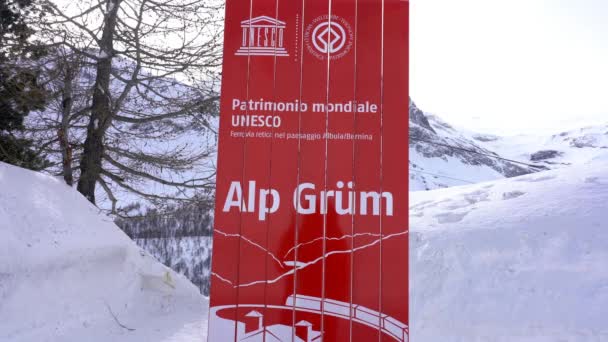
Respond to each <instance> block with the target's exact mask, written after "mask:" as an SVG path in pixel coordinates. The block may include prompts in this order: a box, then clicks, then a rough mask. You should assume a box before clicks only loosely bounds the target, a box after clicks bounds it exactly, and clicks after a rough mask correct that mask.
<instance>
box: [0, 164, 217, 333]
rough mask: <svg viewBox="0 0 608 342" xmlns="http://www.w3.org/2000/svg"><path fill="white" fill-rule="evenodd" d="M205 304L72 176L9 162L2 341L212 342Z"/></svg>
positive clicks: (2, 219) (2, 211)
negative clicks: (69, 182) (75, 185)
mask: <svg viewBox="0 0 608 342" xmlns="http://www.w3.org/2000/svg"><path fill="white" fill-rule="evenodd" d="M206 303H207V301H206V300H205V299H204V298H203V297H202V296H201V295H200V294H199V291H198V289H197V288H196V287H195V286H194V285H192V283H190V282H189V281H188V280H187V279H186V278H185V277H183V276H181V275H179V274H176V273H175V272H173V271H171V270H170V269H168V268H167V267H165V266H163V265H161V264H160V263H159V262H157V261H156V260H155V259H154V258H152V257H151V256H150V255H149V254H147V253H146V252H144V251H143V250H141V249H140V248H138V247H137V246H136V245H135V243H133V241H131V240H130V239H129V238H128V237H127V236H126V235H125V234H124V233H122V232H121V231H120V230H119V228H118V227H116V226H115V225H114V224H113V223H112V221H111V219H110V218H108V217H106V216H105V215H103V214H100V211H99V209H97V208H96V207H94V206H93V205H91V204H90V203H89V202H88V201H87V200H86V199H85V198H84V197H82V196H81V195H80V194H79V193H78V192H76V191H75V190H73V189H71V188H69V187H68V186H66V185H65V184H64V183H63V181H61V180H58V179H55V178H52V177H50V176H46V175H42V174H39V173H34V172H31V171H27V170H23V169H19V168H16V167H13V166H9V165H6V164H3V163H0V341H2V342H82V341H90V342H108V341H125V342H127V341H128V342H144V341H145V342H186V341H188V342H190V341H203V339H204V336H205V334H206V324H204V323H203V317H204V315H205V311H206V305H207V304H206Z"/></svg>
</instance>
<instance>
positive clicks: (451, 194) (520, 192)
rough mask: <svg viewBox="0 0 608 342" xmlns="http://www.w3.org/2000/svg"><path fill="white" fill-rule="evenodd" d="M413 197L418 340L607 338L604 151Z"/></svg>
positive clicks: (607, 171)
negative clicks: (574, 162)
mask: <svg viewBox="0 0 608 342" xmlns="http://www.w3.org/2000/svg"><path fill="white" fill-rule="evenodd" d="M410 197H411V203H410V217H411V223H410V227H411V236H410V245H411V255H410V267H411V286H410V289H411V293H410V300H411V307H410V312H411V317H412V321H411V325H410V327H411V337H412V341H423V342H434V341H441V342H456V341H458V342H476V341H493V342H501V341H505V342H507V341H508V342H519V341H521V342H556V341H568V342H586V341H589V342H592V341H593V342H601V341H608V211H606V208H607V206H606V203H608V153H604V154H603V155H601V156H596V157H595V158H594V159H593V160H592V161H591V162H590V163H588V164H584V165H579V166H572V167H570V168H564V169H560V170H553V171H545V172H541V173H536V174H532V175H526V176H522V177H517V178H512V179H508V180H500V181H494V182H489V183H482V184H477V185H472V186H464V187H457V188H450V189H441V190H434V191H428V192H413V193H410Z"/></svg>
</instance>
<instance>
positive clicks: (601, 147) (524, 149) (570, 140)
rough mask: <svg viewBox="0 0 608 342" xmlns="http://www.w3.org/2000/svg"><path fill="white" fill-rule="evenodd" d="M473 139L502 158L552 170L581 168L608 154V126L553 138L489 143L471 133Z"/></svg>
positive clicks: (519, 137)
mask: <svg viewBox="0 0 608 342" xmlns="http://www.w3.org/2000/svg"><path fill="white" fill-rule="evenodd" d="M471 137H472V138H473V139H475V140H478V141H479V143H480V144H481V145H483V146H486V147H487V148H489V149H492V150H494V151H497V152H498V153H500V154H501V155H504V156H507V157H509V158H516V159H518V160H524V161H530V162H534V163H537V164H541V165H545V166H546V167H548V168H560V167H565V166H570V165H580V164H583V163H586V162H588V161H590V160H592V159H593V158H595V157H597V156H600V155H602V154H604V153H606V151H608V123H606V124H604V125H597V126H592V127H584V128H580V129H576V130H571V131H567V132H561V133H557V134H554V135H551V136H533V135H517V136H510V137H493V138H491V139H484V140H485V141H481V140H479V139H480V137H481V136H480V135H476V134H471ZM482 139H483V138H482Z"/></svg>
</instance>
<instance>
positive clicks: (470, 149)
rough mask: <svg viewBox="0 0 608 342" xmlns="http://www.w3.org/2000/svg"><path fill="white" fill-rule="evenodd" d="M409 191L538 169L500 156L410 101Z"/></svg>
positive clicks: (486, 179)
mask: <svg viewBox="0 0 608 342" xmlns="http://www.w3.org/2000/svg"><path fill="white" fill-rule="evenodd" d="M409 112H410V130H409V133H410V144H409V145H410V146H409V149H410V150H409V151H410V157H409V162H410V191H417V190H431V189H438V188H446V187H451V186H456V185H463V184H469V183H478V182H483V181H489V180H495V179H501V178H505V177H516V176H521V175H525V174H529V173H532V172H537V171H538V169H535V168H531V167H529V166H526V165H521V164H516V163H512V162H509V161H505V160H500V159H497V158H494V156H499V155H498V154H496V153H495V152H493V151H492V150H490V149H488V148H487V147H483V146H482V145H481V144H479V142H478V141H475V140H474V139H471V137H469V136H466V135H465V134H462V133H461V132H459V131H457V130H456V129H454V128H453V127H451V126H450V125H448V124H447V123H445V122H443V121H441V120H440V119H439V118H437V117H435V116H430V115H428V114H425V113H424V112H423V111H422V110H420V109H419V108H418V107H417V106H416V104H415V103H414V102H412V101H411V100H410V107H409Z"/></svg>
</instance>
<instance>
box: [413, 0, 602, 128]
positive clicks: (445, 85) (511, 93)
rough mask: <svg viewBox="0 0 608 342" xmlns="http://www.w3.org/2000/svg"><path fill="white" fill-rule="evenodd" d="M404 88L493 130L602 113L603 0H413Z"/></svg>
mask: <svg viewBox="0 0 608 342" xmlns="http://www.w3.org/2000/svg"><path fill="white" fill-rule="evenodd" d="M410 5H411V50H410V54H411V78H410V84H411V95H412V98H413V100H414V101H415V102H416V103H417V104H418V105H419V106H420V107H421V109H422V110H424V111H427V112H432V113H435V114H438V115H439V116H441V117H442V118H444V119H445V120H446V121H448V122H450V123H452V124H455V125H457V126H461V127H465V128H469V129H474V130H479V131H484V132H488V133H499V134H518V133H527V132H534V131H538V130H543V131H545V132H547V131H548V132H553V131H559V130H564V129H572V128H579V126H585V125H591V124H599V123H608V0H508V1H506V0H457V1H455V0H412V1H411V2H410Z"/></svg>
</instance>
